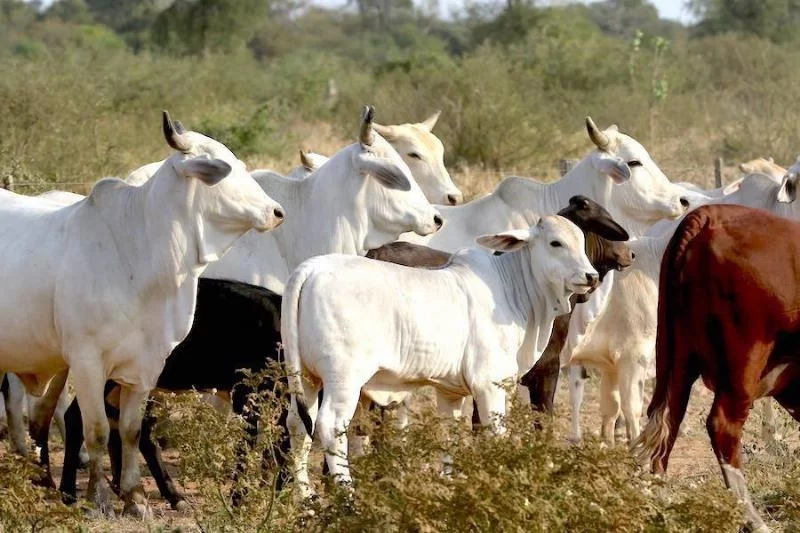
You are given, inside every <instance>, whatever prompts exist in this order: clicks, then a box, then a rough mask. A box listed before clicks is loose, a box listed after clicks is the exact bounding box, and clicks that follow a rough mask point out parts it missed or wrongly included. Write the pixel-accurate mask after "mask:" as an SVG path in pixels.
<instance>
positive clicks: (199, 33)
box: [151, 0, 269, 55]
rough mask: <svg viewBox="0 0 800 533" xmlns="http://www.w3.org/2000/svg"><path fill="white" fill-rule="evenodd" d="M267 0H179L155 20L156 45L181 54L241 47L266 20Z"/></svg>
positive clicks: (154, 40) (154, 36)
mask: <svg viewBox="0 0 800 533" xmlns="http://www.w3.org/2000/svg"><path fill="white" fill-rule="evenodd" d="M268 10H269V3H268V2H267V1H266V0H195V1H190V0H176V1H175V2H174V3H173V4H172V5H171V6H170V7H169V8H167V9H166V10H164V11H163V12H161V13H160V14H159V15H158V17H157V18H156V20H155V22H154V23H153V27H152V32H151V38H152V41H153V44H154V45H155V46H157V47H158V48H161V49H162V50H165V51H168V52H170V53H175V54H181V55H206V54H209V53H214V52H222V53H229V52H232V51H234V50H237V49H242V48H244V47H245V46H246V44H247V43H248V41H250V39H251V38H252V37H253V36H254V35H255V33H256V31H257V30H258V29H259V28H260V27H261V26H262V25H263V24H264V23H265V21H266V17H267V13H268Z"/></svg>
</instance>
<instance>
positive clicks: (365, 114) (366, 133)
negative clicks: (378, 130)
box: [358, 105, 375, 146]
mask: <svg viewBox="0 0 800 533" xmlns="http://www.w3.org/2000/svg"><path fill="white" fill-rule="evenodd" d="M374 115H375V108H374V107H372V106H371V105H365V106H364V109H363V110H362V111H361V131H360V132H359V134H358V142H360V143H361V144H363V145H364V146H372V143H373V142H374V141H375V132H374V131H373V129H372V119H373V117H374Z"/></svg>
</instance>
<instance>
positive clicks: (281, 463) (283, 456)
mask: <svg viewBox="0 0 800 533" xmlns="http://www.w3.org/2000/svg"><path fill="white" fill-rule="evenodd" d="M288 416H289V410H288V409H287V408H285V407H284V408H283V409H281V416H280V418H278V427H279V428H280V429H281V436H280V440H279V441H278V442H277V443H276V444H274V445H273V447H272V454H271V455H272V457H274V458H275V459H274V461H275V462H276V463H277V467H278V476H277V479H276V480H275V490H276V491H281V490H283V488H284V487H285V486H286V484H287V483H288V482H289V481H291V478H292V476H291V473H290V471H289V468H288V466H287V458H288V457H289V453H291V448H292V446H291V439H290V438H289V426H288V425H287V424H286V419H287V417H288ZM268 453H269V448H267V449H265V450H264V455H265V457H264V461H265V465H264V466H265V467H266V466H267V465H268V464H272V462H273V459H272V457H270V456H267V454H268Z"/></svg>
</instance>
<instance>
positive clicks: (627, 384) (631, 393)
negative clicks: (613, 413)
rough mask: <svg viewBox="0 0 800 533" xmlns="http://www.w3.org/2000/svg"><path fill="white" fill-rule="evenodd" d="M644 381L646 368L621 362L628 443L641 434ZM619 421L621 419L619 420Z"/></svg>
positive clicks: (623, 410) (621, 389) (621, 382)
mask: <svg viewBox="0 0 800 533" xmlns="http://www.w3.org/2000/svg"><path fill="white" fill-rule="evenodd" d="M643 381H644V368H642V366H641V365H639V364H638V363H636V362H635V361H633V362H628V361H625V362H621V364H620V368H619V394H620V400H621V402H622V413H623V415H625V426H626V430H627V435H628V442H633V440H634V439H635V438H636V437H638V436H639V433H640V432H641V425H640V424H641V419H642V405H643V403H644V398H642V396H641V390H642V387H641V385H640V384H641V383H642V382H643ZM617 420H618V421H619V420H620V418H617ZM614 430H615V434H616V427H615V428H614Z"/></svg>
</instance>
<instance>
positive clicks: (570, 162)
mask: <svg viewBox="0 0 800 533" xmlns="http://www.w3.org/2000/svg"><path fill="white" fill-rule="evenodd" d="M577 164H578V160H577V159H559V160H558V172H559V174H561V177H562V178H563V177H564V176H565V175H566V174H567V172H569V171H570V170H572V169H573V168H574V167H575V165H577Z"/></svg>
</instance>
